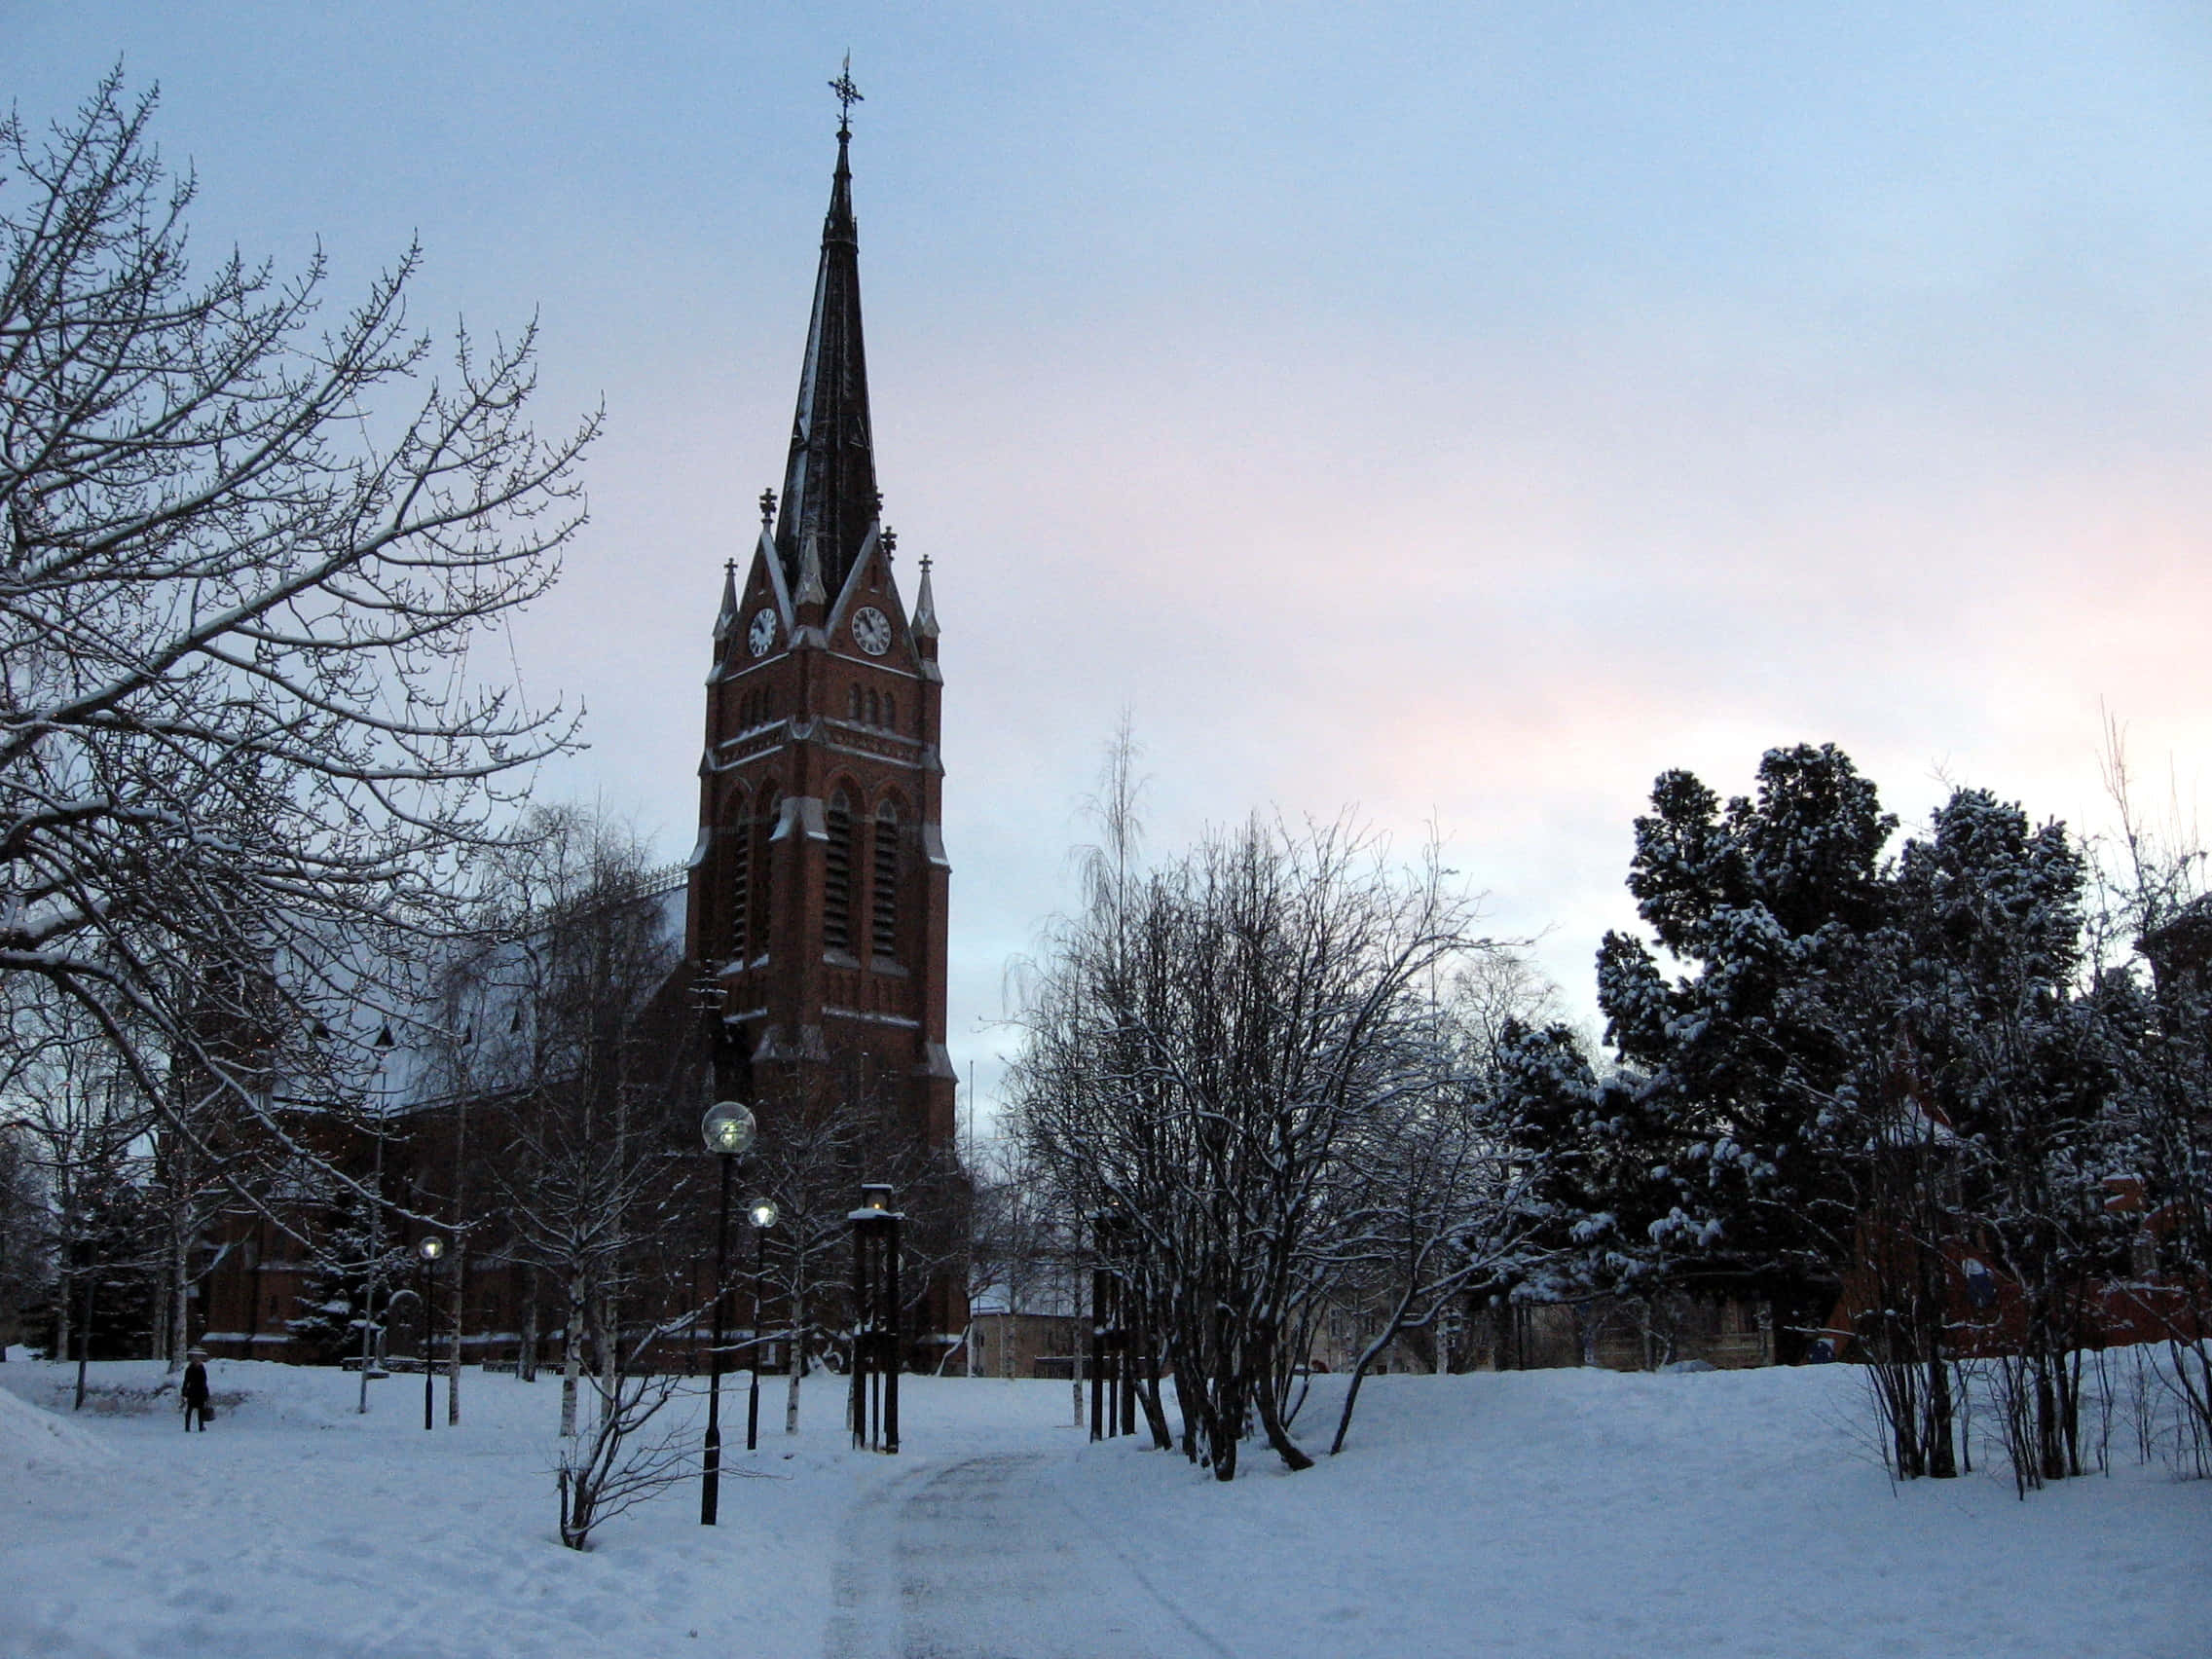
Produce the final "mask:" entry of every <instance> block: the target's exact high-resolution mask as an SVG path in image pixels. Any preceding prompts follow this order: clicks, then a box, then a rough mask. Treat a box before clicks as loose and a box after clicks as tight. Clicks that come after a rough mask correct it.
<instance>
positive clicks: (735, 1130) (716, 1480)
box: [699, 1100, 755, 1527]
mask: <svg viewBox="0 0 2212 1659" xmlns="http://www.w3.org/2000/svg"><path fill="white" fill-rule="evenodd" d="M754 1128H755V1124H754V1122H753V1114H752V1113H751V1112H749V1111H748V1110H746V1108H745V1107H744V1106H742V1105H740V1104H739V1103H738V1102H737V1101H735V1100H718V1101H716V1102H715V1104H714V1105H712V1106H710V1107H708V1108H707V1115H706V1117H705V1118H704V1119H702V1120H701V1121H700V1124H699V1133H700V1137H701V1138H702V1139H703V1140H705V1141H706V1143H707V1150H708V1151H709V1152H711V1153H713V1154H714V1155H715V1156H716V1157H717V1158H719V1159H720V1160H721V1161H722V1198H721V1210H720V1214H719V1219H718V1220H717V1222H716V1224H715V1347H714V1353H713V1355H712V1356H711V1357H710V1359H709V1360H708V1368H707V1372H708V1383H707V1459H706V1461H707V1467H706V1473H705V1476H704V1477H703V1478H702V1479H701V1481H700V1483H699V1525H700V1526H702V1527H712V1526H713V1525H714V1524H715V1511H716V1508H717V1506H718V1505H719V1502H720V1499H721V1479H722V1331H723V1326H722V1315H723V1312H724V1310H725V1298H724V1294H723V1293H724V1283H723V1281H724V1280H725V1279H726V1278H727V1277H728V1270H729V1177H730V1170H731V1168H732V1166H734V1165H735V1164H736V1162H737V1161H738V1160H739V1159H740V1158H743V1157H744V1156H745V1154H746V1152H747V1151H748V1150H749V1149H750V1148H751V1147H752V1145H753V1135H754Z"/></svg>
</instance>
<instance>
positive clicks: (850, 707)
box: [845, 685, 861, 720]
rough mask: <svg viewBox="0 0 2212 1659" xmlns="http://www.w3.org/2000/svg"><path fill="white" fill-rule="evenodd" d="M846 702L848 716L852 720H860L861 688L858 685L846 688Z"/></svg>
mask: <svg viewBox="0 0 2212 1659" xmlns="http://www.w3.org/2000/svg"><path fill="white" fill-rule="evenodd" d="M845 701H846V704H847V708H846V710H845V713H846V716H847V717H848V718H849V719H856V720H857V719H860V718H861V688H860V687H859V686H858V685H848V686H846V687H845Z"/></svg>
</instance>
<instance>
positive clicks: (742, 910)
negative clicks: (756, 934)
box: [727, 796, 754, 962]
mask: <svg viewBox="0 0 2212 1659" xmlns="http://www.w3.org/2000/svg"><path fill="white" fill-rule="evenodd" d="M752 806H753V803H752V801H751V800H750V799H749V798H747V797H745V796H740V797H739V808H738V818H737V822H736V823H735V824H733V825H731V826H730V831H729V838H728V843H727V844H728V847H729V954H730V959H731V960H732V961H735V962H749V961H751V960H752V958H753V835H754V824H753V811H752Z"/></svg>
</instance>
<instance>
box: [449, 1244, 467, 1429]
mask: <svg viewBox="0 0 2212 1659" xmlns="http://www.w3.org/2000/svg"><path fill="white" fill-rule="evenodd" d="M467 1263H468V1256H467V1253H466V1252H465V1251H463V1250H461V1248H460V1247H459V1246H456V1247H455V1249H454V1253H453V1308H452V1312H453V1346H452V1359H451V1361H450V1368H449V1369H448V1370H447V1372H446V1423H447V1426H448V1427H454V1426H458V1425H459V1424H460V1422H461V1326H462V1325H463V1324H465V1323H466V1319H465V1314H466V1312H467V1309H468V1279H467V1276H466V1270H467Z"/></svg>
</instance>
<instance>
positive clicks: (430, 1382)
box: [423, 1256, 438, 1429]
mask: <svg viewBox="0 0 2212 1659" xmlns="http://www.w3.org/2000/svg"><path fill="white" fill-rule="evenodd" d="M436 1329H437V1321H436V1320H435V1319H433V1318H431V1317H430V1258H429V1257H427V1256H424V1258H423V1426H424V1428H425V1429H427V1428H428V1427H429V1426H430V1394H431V1390H432V1389H433V1388H434V1387H435V1386H436V1384H437V1381H438V1367H437V1363H436V1361H434V1360H433V1359H432V1358H431V1357H430V1356H431V1353H432V1350H434V1349H435V1348H436V1346H437V1338H436V1337H435V1335H434V1334H433V1333H434V1332H435V1331H436Z"/></svg>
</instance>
